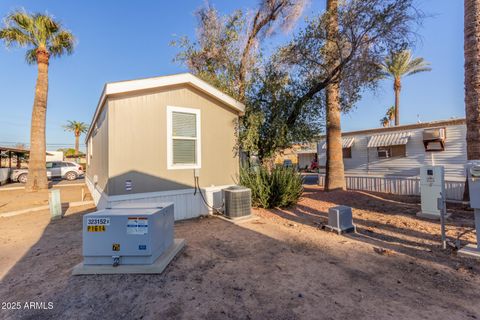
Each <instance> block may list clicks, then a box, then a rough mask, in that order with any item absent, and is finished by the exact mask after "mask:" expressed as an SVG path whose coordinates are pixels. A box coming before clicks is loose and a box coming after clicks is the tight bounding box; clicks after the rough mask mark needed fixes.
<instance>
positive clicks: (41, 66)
mask: <svg viewBox="0 0 480 320" xmlns="http://www.w3.org/2000/svg"><path fill="white" fill-rule="evenodd" d="M0 39H3V40H4V42H5V44H6V45H7V46H12V45H18V46H20V47H26V48H28V50H27V53H26V55H25V59H26V61H27V63H29V64H37V68H38V75H37V83H36V86H35V99H34V101H33V110H32V123H31V129H30V161H29V165H28V180H27V184H26V186H25V189H26V190H27V191H36V190H39V189H47V188H48V180H47V171H46V166H45V161H46V157H45V155H46V146H45V121H46V114H47V97H48V64H49V60H50V58H51V57H59V56H61V55H63V54H65V53H67V54H71V53H72V52H73V46H74V37H73V35H72V34H71V33H70V32H69V31H67V30H65V29H63V28H62V26H61V24H60V23H59V22H58V21H55V20H54V19H53V17H51V16H49V15H47V14H39V13H35V14H30V13H27V12H25V11H23V10H20V11H15V12H13V13H11V14H9V15H8V16H7V17H6V19H5V26H4V27H3V28H1V29H0Z"/></svg>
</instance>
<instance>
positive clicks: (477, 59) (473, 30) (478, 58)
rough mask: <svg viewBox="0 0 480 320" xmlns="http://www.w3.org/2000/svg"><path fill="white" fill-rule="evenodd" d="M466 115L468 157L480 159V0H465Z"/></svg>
mask: <svg viewBox="0 0 480 320" xmlns="http://www.w3.org/2000/svg"><path fill="white" fill-rule="evenodd" d="M464 5H465V17H464V19H465V23H464V56H465V115H466V120H467V158H468V159H469V160H475V159H480V90H479V88H480V71H479V69H478V66H479V65H480V0H465V3H464Z"/></svg>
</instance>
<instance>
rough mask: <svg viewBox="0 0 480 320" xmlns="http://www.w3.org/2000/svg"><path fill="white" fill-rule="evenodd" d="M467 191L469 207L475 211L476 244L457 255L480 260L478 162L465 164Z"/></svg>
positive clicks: (468, 245) (479, 184) (459, 251)
mask: <svg viewBox="0 0 480 320" xmlns="http://www.w3.org/2000/svg"><path fill="white" fill-rule="evenodd" d="M465 168H466V169H467V170H466V171H467V177H468V191H469V193H470V207H472V208H473V209H474V210H475V230H476V233H477V244H476V245H474V244H467V245H466V246H465V247H463V248H462V249H460V250H458V253H459V254H460V255H462V256H466V257H470V258H472V257H473V258H477V259H480V160H475V161H472V162H470V163H467V165H466V166H465Z"/></svg>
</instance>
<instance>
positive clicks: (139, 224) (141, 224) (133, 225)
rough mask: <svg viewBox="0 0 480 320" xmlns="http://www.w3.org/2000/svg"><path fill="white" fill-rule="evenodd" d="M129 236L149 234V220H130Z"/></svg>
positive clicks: (135, 218) (128, 223)
mask: <svg viewBox="0 0 480 320" xmlns="http://www.w3.org/2000/svg"><path fill="white" fill-rule="evenodd" d="M127 234H132V235H146V234H148V218H144V217H133V218H128V219H127Z"/></svg>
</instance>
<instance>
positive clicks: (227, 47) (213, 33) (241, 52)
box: [172, 0, 306, 101]
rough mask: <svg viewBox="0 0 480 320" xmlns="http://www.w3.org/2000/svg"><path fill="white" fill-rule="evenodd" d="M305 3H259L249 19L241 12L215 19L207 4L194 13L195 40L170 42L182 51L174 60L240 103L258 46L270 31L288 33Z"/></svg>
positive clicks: (282, 0) (295, 0)
mask: <svg viewBox="0 0 480 320" xmlns="http://www.w3.org/2000/svg"><path fill="white" fill-rule="evenodd" d="M305 4H306V0H262V1H260V4H259V6H258V8H257V9H255V10H254V11H253V14H252V18H251V19H248V18H247V14H246V13H244V12H242V11H241V10H236V11H235V12H233V13H232V14H230V15H227V16H219V14H218V12H217V10H215V8H214V7H213V6H211V5H208V4H207V5H206V6H205V7H202V8H200V9H199V10H198V11H197V13H196V15H197V18H198V27H197V35H196V37H197V39H196V41H194V42H192V41H190V40H189V39H188V38H186V37H183V38H181V39H180V40H178V41H174V42H172V44H173V45H176V46H179V47H181V48H182V49H183V50H182V51H181V52H180V53H179V54H178V55H177V56H176V60H177V61H180V62H183V63H185V64H186V65H187V67H188V68H189V69H190V71H191V72H193V73H194V74H196V75H198V76H200V77H201V78H203V79H204V80H206V81H207V82H209V83H211V84H213V85H215V86H217V87H219V88H220V89H221V90H223V91H224V92H226V93H228V94H230V95H232V96H233V97H235V98H237V99H239V100H241V101H244V99H245V92H246V90H247V87H248V82H249V80H250V79H249V76H250V74H251V73H252V72H253V70H254V69H255V67H256V65H257V63H258V52H259V50H260V43H261V42H262V41H263V40H264V39H265V38H266V37H268V36H271V35H272V34H273V33H274V30H277V29H282V30H284V31H287V30H290V29H291V27H292V26H293V25H294V24H295V22H296V21H297V19H298V18H299V17H300V15H301V13H302V11H303V8H304V7H305Z"/></svg>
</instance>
